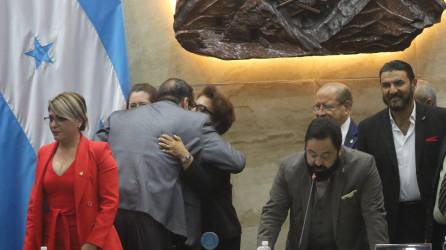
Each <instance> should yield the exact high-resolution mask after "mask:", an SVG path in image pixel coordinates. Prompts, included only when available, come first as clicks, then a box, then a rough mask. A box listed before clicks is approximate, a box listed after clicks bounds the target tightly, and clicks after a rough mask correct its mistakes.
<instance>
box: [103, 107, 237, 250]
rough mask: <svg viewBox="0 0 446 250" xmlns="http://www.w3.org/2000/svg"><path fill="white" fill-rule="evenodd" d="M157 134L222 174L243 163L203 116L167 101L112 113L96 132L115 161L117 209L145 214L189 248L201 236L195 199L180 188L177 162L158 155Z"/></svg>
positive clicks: (188, 190) (169, 156) (197, 204)
mask: <svg viewBox="0 0 446 250" xmlns="http://www.w3.org/2000/svg"><path fill="white" fill-rule="evenodd" d="M161 134H169V135H178V136H180V137H181V138H182V140H183V142H184V144H185V145H186V147H187V148H188V149H189V152H191V153H192V154H194V155H195V156H196V157H197V159H199V160H200V161H201V162H203V163H206V162H208V163H213V164H212V165H213V166H218V167H219V168H220V169H222V170H224V171H228V172H232V173H238V172H240V171H242V170H243V168H244V166H245V158H244V156H243V155H242V154H241V153H240V152H239V151H236V150H235V149H234V148H232V147H231V146H230V145H229V144H228V143H226V142H224V141H223V140H222V138H221V137H220V136H219V135H218V134H217V133H216V132H215V130H214V128H213V127H212V126H211V124H210V121H209V119H208V116H206V115H204V114H202V113H198V112H189V111H186V110H184V109H182V108H180V107H179V106H178V105H176V104H174V103H173V102H170V101H160V102H156V103H154V104H152V105H147V106H143V107H141V108H137V109H135V110H125V111H117V112H114V113H113V114H112V115H111V116H110V117H109V119H108V122H107V124H106V126H105V128H104V129H102V130H100V131H99V132H98V134H97V137H99V138H100V139H101V140H106V141H108V142H109V145H110V147H111V149H112V151H113V155H114V157H115V159H116V160H117V161H118V165H119V195H120V204H119V208H122V209H127V210H132V211H140V212H145V213H147V214H149V215H151V216H152V217H153V218H154V219H155V220H156V221H158V222H160V223H161V224H162V225H164V226H165V227H166V228H167V229H168V230H170V231H171V232H173V233H175V234H178V235H183V236H186V237H187V238H188V240H189V242H188V243H189V244H192V243H191V241H193V240H196V239H197V238H198V237H199V234H200V233H201V231H200V226H201V221H200V217H201V214H200V199H199V198H198V197H197V196H196V194H195V193H193V192H191V191H190V189H188V188H187V187H186V188H185V187H184V185H183V183H182V181H181V178H180V175H181V172H182V167H181V165H180V163H179V161H178V160H177V159H176V158H174V157H172V156H171V155H169V154H167V153H164V152H162V151H161V150H160V148H159V145H158V138H159V136H160V135H161Z"/></svg>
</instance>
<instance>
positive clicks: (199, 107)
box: [194, 104, 213, 115]
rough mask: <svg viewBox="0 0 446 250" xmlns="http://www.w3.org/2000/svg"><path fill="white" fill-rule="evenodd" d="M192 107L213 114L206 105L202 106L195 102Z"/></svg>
mask: <svg viewBox="0 0 446 250" xmlns="http://www.w3.org/2000/svg"><path fill="white" fill-rule="evenodd" d="M194 109H195V110H196V111H198V112H201V113H207V114H209V115H213V113H212V112H211V111H210V110H209V109H208V108H207V107H206V106H204V105H202V104H196V105H195V106H194Z"/></svg>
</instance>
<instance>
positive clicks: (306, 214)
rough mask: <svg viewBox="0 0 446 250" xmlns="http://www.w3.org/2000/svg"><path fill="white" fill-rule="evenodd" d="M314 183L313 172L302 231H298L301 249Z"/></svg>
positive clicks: (314, 176)
mask: <svg viewBox="0 0 446 250" xmlns="http://www.w3.org/2000/svg"><path fill="white" fill-rule="evenodd" d="M315 184H316V173H313V175H312V176H311V186H310V193H309V194H308V201H307V206H306V208H305V215H304V222H303V224H302V231H301V232H300V237H299V250H300V249H302V241H303V239H304V234H305V229H306V225H307V220H308V212H309V210H310V204H311V201H312V200H313V189H314V185H315Z"/></svg>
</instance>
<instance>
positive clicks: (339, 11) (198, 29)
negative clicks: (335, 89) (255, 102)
mask: <svg viewBox="0 0 446 250" xmlns="http://www.w3.org/2000/svg"><path fill="white" fill-rule="evenodd" d="M445 8H446V3H445V2H444V1H443V0H177V6H176V13H175V22H174V30H175V35H176V38H177V40H178V41H179V42H180V44H181V45H182V46H183V47H184V48H185V49H186V50H188V51H190V52H193V53H196V54H201V55H206V56H213V57H218V58H221V59H249V58H274V57H296V56H309V55H339V54H357V53H373V52H384V51H400V50H404V49H405V48H407V47H409V46H410V43H411V42H412V40H413V39H414V38H415V37H416V36H417V35H419V34H420V33H421V32H422V31H423V29H424V28H426V27H429V26H432V25H433V24H435V23H438V22H440V20H441V14H442V12H443V10H444V9H445Z"/></svg>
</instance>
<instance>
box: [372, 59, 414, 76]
mask: <svg viewBox="0 0 446 250" xmlns="http://www.w3.org/2000/svg"><path fill="white" fill-rule="evenodd" d="M395 70H402V71H405V72H406V74H407V78H409V80H410V81H413V80H414V79H415V74H414V72H413V69H412V66H410V64H408V63H407V62H404V61H401V60H393V61H390V62H388V63H386V64H384V66H383V67H382V68H381V70H380V71H379V78H381V76H382V74H383V73H384V72H389V71H395Z"/></svg>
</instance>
